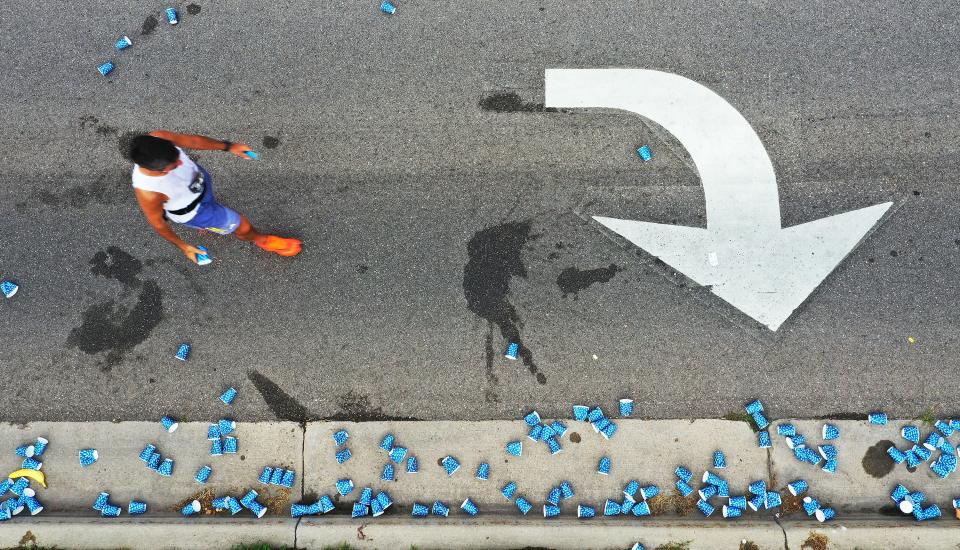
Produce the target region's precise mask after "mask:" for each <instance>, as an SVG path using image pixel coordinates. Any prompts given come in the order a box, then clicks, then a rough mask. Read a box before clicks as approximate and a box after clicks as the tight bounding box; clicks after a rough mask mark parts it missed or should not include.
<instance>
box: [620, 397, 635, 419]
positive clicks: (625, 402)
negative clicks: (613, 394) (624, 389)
mask: <svg viewBox="0 0 960 550" xmlns="http://www.w3.org/2000/svg"><path fill="white" fill-rule="evenodd" d="M632 414H633V399H621V400H620V416H624V417H626V416H630V415H632Z"/></svg>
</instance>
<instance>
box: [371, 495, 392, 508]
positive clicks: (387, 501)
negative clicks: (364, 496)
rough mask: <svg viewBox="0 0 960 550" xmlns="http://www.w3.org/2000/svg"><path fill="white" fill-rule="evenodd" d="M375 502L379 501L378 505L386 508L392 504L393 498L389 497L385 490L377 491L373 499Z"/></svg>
mask: <svg viewBox="0 0 960 550" xmlns="http://www.w3.org/2000/svg"><path fill="white" fill-rule="evenodd" d="M373 500H374V501H376V502H379V503H380V506H383V509H384V510H386V509H387V508H389V507H390V506H391V505H392V504H393V499H392V498H390V495H389V494H388V493H387V492H386V491H380V492H378V493H377V496H376V497H374V499H373Z"/></svg>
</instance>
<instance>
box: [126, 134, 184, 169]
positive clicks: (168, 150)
mask: <svg viewBox="0 0 960 550" xmlns="http://www.w3.org/2000/svg"><path fill="white" fill-rule="evenodd" d="M179 157H180V152H179V151H177V148H176V147H174V146H173V144H172V143H170V142H169V141H167V140H165V139H163V138H158V137H155V136H148V135H146V134H144V135H140V136H137V137H135V138H133V140H131V141H130V159H131V160H133V162H135V163H137V164H139V165H140V166H142V167H144V168H146V169H147V170H163V169H164V168H166V167H167V166H169V165H170V164H171V163H174V162H176V161H177V159H178V158H179Z"/></svg>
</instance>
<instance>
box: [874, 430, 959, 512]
mask: <svg viewBox="0 0 960 550" xmlns="http://www.w3.org/2000/svg"><path fill="white" fill-rule="evenodd" d="M878 420H879V419H878ZM873 423H874V424H877V423H880V422H873ZM882 423H883V424H886V416H884V417H883V422H882ZM933 427H934V429H933V430H932V431H931V432H930V433H929V434H927V437H926V439H924V440H923V444H922V445H921V444H920V437H921V434H920V428H918V427H916V426H913V425H907V426H904V427H903V428H901V429H900V436H901V437H903V438H904V439H906V440H907V441H908V442H910V443H913V446H912V447H910V448H909V449H907V450H905V451H904V450H901V449H899V448H898V447H897V446H896V445H891V446H890V447H889V448H888V449H887V454H888V455H889V456H890V458H891V459H892V460H893V462H894V464H902V463H904V462H906V463H907V467H908V468H916V467H918V466H919V465H920V464H922V463H924V462H928V463H929V466H930V470H931V471H932V472H933V473H934V474H936V475H937V476H938V477H939V478H940V479H945V478H946V477H947V476H949V475H950V474H952V473H953V472H955V471H957V448H956V447H955V446H954V445H953V444H952V443H950V436H951V435H953V433H954V432H956V431H958V430H960V420H937V421H936V423H934V425H933ZM934 452H939V453H940V454H939V456H937V458H936V459H935V460H931V458H932V457H933V453H934ZM918 519H919V518H918Z"/></svg>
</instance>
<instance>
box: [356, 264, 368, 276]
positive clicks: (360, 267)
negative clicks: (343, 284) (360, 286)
mask: <svg viewBox="0 0 960 550" xmlns="http://www.w3.org/2000/svg"><path fill="white" fill-rule="evenodd" d="M368 269H370V266H368V265H365V264H357V273H359V274H360V275H363V274H364V273H366V272H367V270H368Z"/></svg>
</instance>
